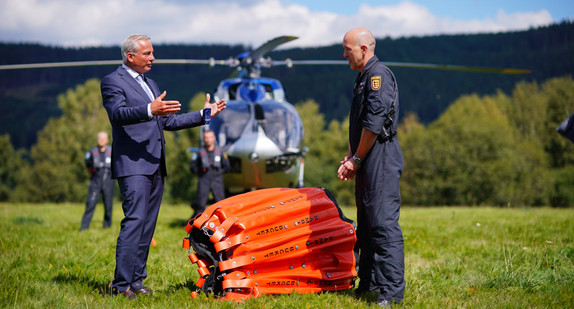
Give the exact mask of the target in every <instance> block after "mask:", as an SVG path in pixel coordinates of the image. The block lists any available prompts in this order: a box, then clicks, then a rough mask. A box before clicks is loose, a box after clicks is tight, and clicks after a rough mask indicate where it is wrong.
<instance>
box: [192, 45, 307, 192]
mask: <svg viewBox="0 0 574 309" xmlns="http://www.w3.org/2000/svg"><path fill="white" fill-rule="evenodd" d="M296 38H297V37H293V36H282V37H278V38H275V39H273V40H270V41H268V42H267V43H264V44H263V45H261V46H260V47H259V48H257V49H255V50H254V51H252V52H245V53H242V54H240V55H239V56H237V58H235V59H233V58H232V59H229V60H227V61H223V62H222V61H219V62H218V63H222V64H224V65H230V66H237V67H238V68H239V69H240V73H239V75H238V77H236V78H229V79H225V80H223V81H221V82H220V83H219V85H218V87H217V90H216V92H215V97H216V100H219V99H225V101H227V109H226V111H225V113H221V114H220V115H218V117H215V118H213V119H212V121H211V123H210V124H209V125H208V126H204V127H202V131H204V130H207V129H209V130H212V131H214V133H215V135H216V137H217V143H218V144H219V147H220V148H221V149H222V150H223V151H224V152H225V153H226V154H227V156H228V159H229V163H230V170H229V172H228V173H226V174H224V176H223V177H224V184H225V190H226V192H227V193H234V192H242V191H243V192H244V191H250V190H253V189H261V188H273V187H291V188H301V187H303V184H304V183H303V176H304V165H305V161H304V156H305V153H306V152H307V151H308V147H303V146H301V142H302V140H303V136H304V129H303V123H302V121H301V118H300V117H299V114H298V112H297V110H296V109H295V107H294V106H293V105H291V104H290V103H289V102H287V101H286V99H285V91H284V89H283V86H282V85H281V82H280V81H279V80H277V79H273V78H267V77H261V68H262V67H269V66H271V65H277V63H272V62H271V61H270V59H269V58H268V59H264V58H262V56H263V55H264V54H265V53H267V52H269V51H271V50H273V49H274V48H276V47H277V46H279V45H281V44H284V43H287V42H289V41H292V40H294V39H296ZM210 65H214V61H213V60H211V61H210ZM200 136H203V135H202V134H200ZM190 151H191V152H194V155H196V154H195V152H196V151H197V149H193V148H192V149H190Z"/></svg>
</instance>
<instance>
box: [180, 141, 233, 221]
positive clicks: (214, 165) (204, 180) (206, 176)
mask: <svg viewBox="0 0 574 309" xmlns="http://www.w3.org/2000/svg"><path fill="white" fill-rule="evenodd" d="M203 142H204V147H202V148H201V149H200V150H199V152H198V153H194V154H193V158H192V160H191V163H190V165H189V168H190V170H191V172H192V173H193V174H197V175H198V177H199V179H198V182H197V202H196V203H195V204H192V208H193V210H194V213H193V216H192V217H195V215H196V214H198V213H201V212H203V211H204V210H205V205H206V204H207V200H208V198H209V192H210V191H211V192H212V193H213V197H214V199H215V202H219V201H221V200H222V199H224V198H225V189H224V187H223V176H222V175H223V173H227V172H228V171H229V160H228V159H227V155H226V154H225V153H223V152H222V151H221V149H219V147H218V146H217V145H216V144H215V133H214V132H213V131H212V130H206V131H204V132H203Z"/></svg>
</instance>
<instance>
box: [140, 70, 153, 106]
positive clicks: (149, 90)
mask: <svg viewBox="0 0 574 309" xmlns="http://www.w3.org/2000/svg"><path fill="white" fill-rule="evenodd" d="M136 80H137V81H138V83H139V84H140V86H142V88H143V90H144V91H145V93H146V94H147V96H148V97H149V99H150V100H152V101H153V100H155V98H154V97H153V93H152V92H151V89H149V86H148V85H147V83H146V82H145V81H144V79H143V75H138V76H137V77H136Z"/></svg>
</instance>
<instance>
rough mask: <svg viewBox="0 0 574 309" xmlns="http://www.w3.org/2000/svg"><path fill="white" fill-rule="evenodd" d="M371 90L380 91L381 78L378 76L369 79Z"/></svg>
mask: <svg viewBox="0 0 574 309" xmlns="http://www.w3.org/2000/svg"><path fill="white" fill-rule="evenodd" d="M371 89H372V90H379V89H381V76H380V75H378V76H373V77H371Z"/></svg>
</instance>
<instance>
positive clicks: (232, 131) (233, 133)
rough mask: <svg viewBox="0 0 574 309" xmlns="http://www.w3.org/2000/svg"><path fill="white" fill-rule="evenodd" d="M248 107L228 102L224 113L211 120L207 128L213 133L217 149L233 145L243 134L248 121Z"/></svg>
mask: <svg viewBox="0 0 574 309" xmlns="http://www.w3.org/2000/svg"><path fill="white" fill-rule="evenodd" d="M249 118H250V117H249V106H248V105H247V104H240V103H234V102H228V103H227V108H226V109H225V112H223V113H221V114H219V115H217V117H214V118H212V119H211V124H210V125H209V128H210V129H211V130H213V131H214V133H215V136H216V137H217V141H218V142H219V147H221V148H225V146H227V145H231V144H233V143H234V142H235V141H236V140H237V139H239V137H241V133H242V132H243V130H244V128H245V126H246V125H247V122H248V121H249Z"/></svg>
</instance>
